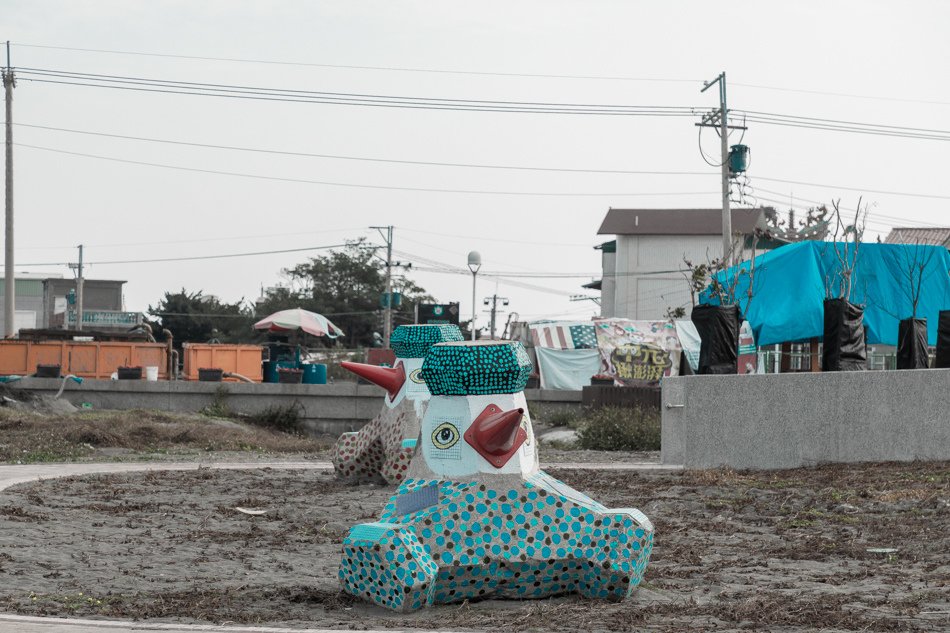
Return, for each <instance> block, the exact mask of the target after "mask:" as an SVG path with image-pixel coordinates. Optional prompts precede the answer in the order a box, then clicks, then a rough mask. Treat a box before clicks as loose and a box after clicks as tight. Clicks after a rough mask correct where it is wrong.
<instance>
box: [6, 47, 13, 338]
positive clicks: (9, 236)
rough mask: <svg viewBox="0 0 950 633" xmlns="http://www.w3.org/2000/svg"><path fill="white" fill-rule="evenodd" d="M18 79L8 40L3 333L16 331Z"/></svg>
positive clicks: (8, 333) (8, 336) (9, 334)
mask: <svg viewBox="0 0 950 633" xmlns="http://www.w3.org/2000/svg"><path fill="white" fill-rule="evenodd" d="M15 86H16V79H15V78H14V76H13V68H11V67H10V42H9V40H8V41H7V67H6V68H5V69H4V70H3V91H4V93H5V95H6V106H7V107H6V113H7V119H6V128H7V130H6V132H7V135H6V141H7V142H6V160H7V169H6V244H5V249H6V252H5V254H4V258H3V266H4V269H3V280H4V286H3V330H4V332H3V335H4V337H6V338H12V337H13V335H14V334H15V333H16V275H15V274H14V272H13V88H14V87H15Z"/></svg>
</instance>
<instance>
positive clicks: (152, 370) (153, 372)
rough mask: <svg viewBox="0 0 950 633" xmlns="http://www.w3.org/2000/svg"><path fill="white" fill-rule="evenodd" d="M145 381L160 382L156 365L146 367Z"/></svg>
mask: <svg viewBox="0 0 950 633" xmlns="http://www.w3.org/2000/svg"><path fill="white" fill-rule="evenodd" d="M145 380H148V381H151V382H155V381H156V380H158V367H157V366H155V365H147V366H146V367H145Z"/></svg>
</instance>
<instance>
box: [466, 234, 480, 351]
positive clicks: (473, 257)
mask: <svg viewBox="0 0 950 633" xmlns="http://www.w3.org/2000/svg"><path fill="white" fill-rule="evenodd" d="M481 267H482V256H481V254H480V253H479V252H478V251H472V252H470V253H469V254H468V269H469V270H470V271H472V340H473V341H474V340H475V307H476V303H475V277H476V276H477V275H478V269H479V268H481Z"/></svg>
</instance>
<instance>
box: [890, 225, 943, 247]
mask: <svg viewBox="0 0 950 633" xmlns="http://www.w3.org/2000/svg"><path fill="white" fill-rule="evenodd" d="M884 243H885V244H932V245H934V246H946V247H947V248H950V227H946V226H931V227H897V226H895V227H894V228H893V229H891V232H890V233H888V234H887V238H886V239H885V240H884Z"/></svg>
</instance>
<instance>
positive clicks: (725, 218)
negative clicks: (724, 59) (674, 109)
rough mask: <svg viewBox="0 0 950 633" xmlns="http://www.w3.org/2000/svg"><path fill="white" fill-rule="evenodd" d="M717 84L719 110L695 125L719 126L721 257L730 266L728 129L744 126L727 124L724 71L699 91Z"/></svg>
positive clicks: (727, 111) (730, 214)
mask: <svg viewBox="0 0 950 633" xmlns="http://www.w3.org/2000/svg"><path fill="white" fill-rule="evenodd" d="M717 83H718V84H719V110H718V111H713V112H711V113H709V114H707V115H705V116H703V120H702V122H701V123H697V124H696V125H698V126H700V127H714V128H719V141H720V153H721V158H722V259H723V264H724V265H725V266H727V267H728V266H730V265H731V264H732V262H731V261H727V258H730V255H731V252H732V209H731V205H730V200H729V194H730V190H729V178H730V175H731V173H730V169H729V130H736V129H739V130H744V129H745V127H744V126H734V125H733V126H731V125H729V110H728V108H727V107H726V73H725V71H723V72H721V73H720V74H719V75H718V76H717V77H716V78H715V79H713V80H712V81H707V82H706V84H705V86H703V89H702V90H700V92H706V90H707V89H709V88H710V87H711V86H712V85H713V84H717Z"/></svg>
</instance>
